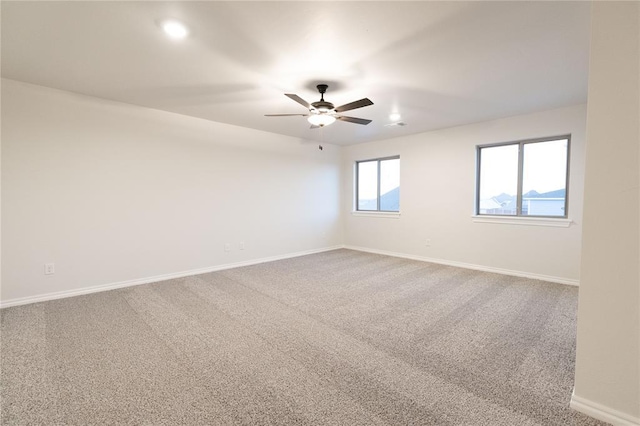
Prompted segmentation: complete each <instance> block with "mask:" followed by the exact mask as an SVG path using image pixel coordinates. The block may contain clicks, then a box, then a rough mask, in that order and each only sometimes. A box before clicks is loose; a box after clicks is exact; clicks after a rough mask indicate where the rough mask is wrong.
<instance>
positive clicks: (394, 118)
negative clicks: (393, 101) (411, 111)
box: [389, 112, 402, 121]
mask: <svg viewBox="0 0 640 426" xmlns="http://www.w3.org/2000/svg"><path fill="white" fill-rule="evenodd" d="M401 117H402V116H401V115H400V114H399V113H397V112H394V113H392V114H389V120H391V121H398V120H400V118H401Z"/></svg>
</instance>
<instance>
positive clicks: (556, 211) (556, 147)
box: [476, 136, 571, 218]
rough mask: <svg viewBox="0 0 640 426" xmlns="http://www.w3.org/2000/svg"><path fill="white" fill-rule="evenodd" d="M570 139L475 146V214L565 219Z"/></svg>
mask: <svg viewBox="0 0 640 426" xmlns="http://www.w3.org/2000/svg"><path fill="white" fill-rule="evenodd" d="M570 139H571V137H570V136H560V137H554V138H545V139H535V140H527V141H521V142H512V143H505V144H495V145H482V146H478V148H477V150H478V151H477V153H478V156H477V161H478V163H477V164H478V170H477V173H478V174H477V182H476V184H477V188H476V214H478V215H504V216H538V217H564V218H566V217H567V188H568V182H569V145H570Z"/></svg>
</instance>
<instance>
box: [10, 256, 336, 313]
mask: <svg viewBox="0 0 640 426" xmlns="http://www.w3.org/2000/svg"><path fill="white" fill-rule="evenodd" d="M339 248H342V246H341V245H338V246H332V247H325V248H321V249H313V250H306V251H300V252H296V253H288V254H283V255H278V256H270V257H263V258H260V259H253V260H246V261H242V262H235V263H226V264H224V265H216V266H209V267H206V268H199V269H192V270H189V271H182V272H174V273H170V274H163V275H156V276H153V277H145V278H138V279H134V280H127V281H120V282H116V283H110V284H102V285H97V286H91V287H83V288H79V289H73V290H65V291H58V292H53V293H46V294H40V295H37V296H28V297H20V298H16V299H9V300H6V301H2V302H0V309H3V308H9V307H11V306H19V305H28V304H30V303H37V302H46V301H48V300H55V299H64V298H66V297H73V296H80V295H83V294H90V293H97V292H100V291H108V290H115V289H118V288H124V287H132V286H135V285H141V284H149V283H154V282H158V281H166V280H171V279H174V278H183V277H189V276H192V275H200V274H206V273H208V272H215V271H222V270H225V269H232V268H239V267H241V266H251V265H257V264H259V263H266V262H273V261H275V260H283V259H290V258H293V257H299V256H306V255H309V254H314V253H322V252H325V251H331V250H336V249H339Z"/></svg>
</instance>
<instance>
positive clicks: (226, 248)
mask: <svg viewBox="0 0 640 426" xmlns="http://www.w3.org/2000/svg"><path fill="white" fill-rule="evenodd" d="M224 251H231V243H225V244H224Z"/></svg>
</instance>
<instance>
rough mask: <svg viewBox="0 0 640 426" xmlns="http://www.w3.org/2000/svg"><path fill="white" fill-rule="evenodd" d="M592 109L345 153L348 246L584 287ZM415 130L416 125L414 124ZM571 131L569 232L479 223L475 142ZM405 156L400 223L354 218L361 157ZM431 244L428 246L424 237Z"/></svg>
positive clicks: (506, 121) (454, 130)
mask: <svg viewBox="0 0 640 426" xmlns="http://www.w3.org/2000/svg"><path fill="white" fill-rule="evenodd" d="M585 120H586V106H585V105H578V106H574V107H569V108H563V109H557V110H552V111H545V112H540V113H536V114H529V115H522V116H515V117H510V118H505V119H501V120H496V121H491V122H484V123H478V124H472V125H468V126H462V127H456V128H450V129H445V130H440V131H434V132H429V133H423V134H418V135H413V136H407V137H399V138H396V139H389V140H384V141H380V142H372V143H366V144H361V145H355V146H350V147H347V148H345V149H344V155H343V174H344V176H345V183H344V186H343V192H344V199H343V209H344V210H343V212H344V213H345V214H346V218H345V243H346V244H347V245H348V246H356V247H365V248H368V249H375V250H379V251H383V252H394V253H399V254H403V255H410V256H414V257H419V258H429V259H435V260H439V261H444V262H447V263H453V264H460V263H461V264H465V265H476V266H478V267H480V268H483V269H488V270H492V269H494V270H501V271H506V272H513V273H516V274H518V273H524V274H525V275H532V276H541V277H545V278H547V279H552V280H556V281H560V282H568V283H577V281H578V279H579V277H580V244H581V227H582V197H583V191H584V188H583V176H584V140H585V128H586V124H585ZM409 125H410V123H409ZM568 133H570V134H571V135H572V139H571V164H570V184H569V218H570V219H571V220H572V221H573V222H574V223H573V224H572V225H571V226H570V227H568V228H556V227H542V226H523V225H506V224H495V223H474V222H473V221H472V215H473V213H474V196H475V195H474V194H475V179H476V177H475V173H476V171H475V170H476V149H475V147H476V145H479V144H489V143H497V142H508V141H516V140H522V139H531V138H538V137H546V136H557V135H563V134H568ZM391 155H400V211H401V216H400V218H399V219H389V218H378V217H360V216H354V215H351V214H350V212H351V209H352V207H353V197H354V183H353V175H354V174H353V167H354V162H355V161H356V160H365V159H370V158H376V157H384V156H391ZM426 239H430V240H431V246H430V247H426V246H425V240H426Z"/></svg>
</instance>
